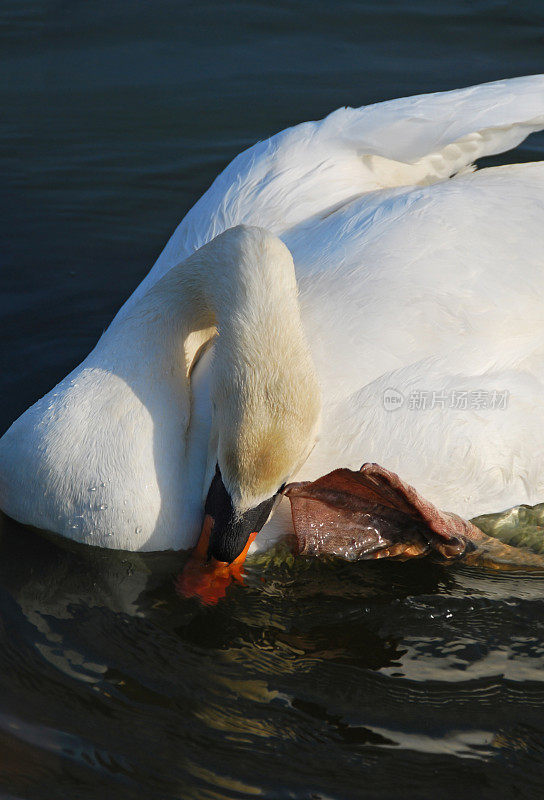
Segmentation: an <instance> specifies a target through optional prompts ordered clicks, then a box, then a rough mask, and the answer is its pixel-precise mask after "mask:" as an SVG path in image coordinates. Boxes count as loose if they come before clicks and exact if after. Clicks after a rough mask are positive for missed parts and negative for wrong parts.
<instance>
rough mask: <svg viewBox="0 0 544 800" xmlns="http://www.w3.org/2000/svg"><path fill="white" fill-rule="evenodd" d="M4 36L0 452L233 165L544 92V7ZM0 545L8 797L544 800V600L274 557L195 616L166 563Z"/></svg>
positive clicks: (96, 5)
mask: <svg viewBox="0 0 544 800" xmlns="http://www.w3.org/2000/svg"><path fill="white" fill-rule="evenodd" d="M0 35H1V36H2V47H1V49H0V64H1V66H2V68H3V70H2V72H3V74H4V81H3V83H2V86H1V88H0V94H1V103H2V109H3V113H2V119H1V121H0V145H1V150H0V159H1V171H2V176H3V180H2V183H1V189H0V192H1V197H2V201H3V202H2V211H3V213H2V219H1V222H0V224H1V225H2V226H3V230H2V234H3V236H2V242H3V246H2V249H1V259H2V261H1V270H0V326H1V342H2V345H1V350H0V398H1V400H2V402H1V403H0V431H3V430H4V429H5V428H7V426H8V425H9V424H10V422H11V421H12V420H13V419H14V418H15V417H16V416H17V415H18V414H19V413H21V412H22V411H23V410H24V409H25V408H26V407H27V406H28V405H29V404H30V403H31V402H33V401H34V400H36V399H37V398H38V397H40V396H41V395H42V394H44V393H45V392H46V391H47V390H48V389H49V388H51V386H52V385H53V384H54V383H55V382H56V381H57V380H59V379H60V378H61V377H63V376H64V375H65V374H66V373H67V372H68V371H69V370H71V369H72V367H73V366H74V365H75V364H77V363H78V362H79V361H80V360H81V359H82V358H83V356H84V355H85V354H86V353H87V352H88V350H89V349H90V348H91V347H92V345H93V344H94V342H95V341H96V339H97V337H98V336H99V334H100V333H101V331H102V330H103V329H104V327H105V326H106V325H107V324H108V322H109V321H110V319H111V317H112V315H113V314H114V313H115V310H116V309H117V308H118V307H119V306H120V304H121V303H122V301H123V300H124V299H125V298H126V297H127V295H128V294H129V293H130V292H131V290H132V289H133V288H134V286H135V285H136V284H137V282H138V281H139V280H140V279H141V278H142V277H143V276H144V275H145V274H146V272H147V271H148V269H149V268H150V266H151V264H152V263H153V260H154V259H155V257H156V256H157V255H158V254H159V252H160V251H161V249H162V247H163V246H164V244H165V242H166V240H167V238H168V236H169V235H170V233H171V232H172V230H173V229H174V227H175V226H176V224H177V223H178V221H179V220H180V219H181V217H182V216H183V214H184V213H185V212H186V211H187V210H188V208H189V207H190V206H191V205H192V203H193V202H194V201H195V200H196V199H197V198H198V197H199V196H200V195H201V194H202V192H203V191H204V190H205V189H206V187H207V186H208V185H209V183H210V182H211V180H212V179H213V178H214V176H215V175H216V174H217V173H218V172H219V171H220V170H221V169H222V168H223V166H224V165H225V164H226V163H227V162H228V161H229V160H230V159H231V158H232V157H234V156H235V155H236V154H237V153H238V152H239V151H240V150H242V149H243V148H245V147H247V146H249V145H250V144H252V143H253V142H255V141H256V140H258V139H260V138H263V137H265V136H268V135H270V134H272V133H274V132H276V131H277V130H280V129H282V128H284V127H286V126H287V125H291V124H293V123H296V122H299V121H302V120H306V119H315V118H319V117H321V116H323V115H324V114H326V113H327V112H329V111H330V110H332V109H333V108H336V107H338V106H340V105H361V104H365V103H369V102H375V101H378V100H383V99H388V98H391V97H398V96H402V95H407V94H413V93H419V92H424V91H434V90H441V89H450V88H457V87H460V86H464V85H469V84H473V83H479V82H481V81H486V80H493V79H497V78H502V77H512V76H516V75H522V74H529V73H535V72H539V71H542V70H543V68H544V6H543V5H542V3H540V2H538V0H533V1H532V2H528V1H525V2H518V3H516V4H515V5H513V4H512V3H510V2H502V1H501V0H474V2H453V3H436V2H430V0H412V2H409V3H408V2H397V1H395V0H392V1H391V2H386V3H383V2H382V3H377V2H376V3H373V2H364V1H363V2H347V1H346V0H342V1H341V2H335V3H331V2H325V0H317V1H314V2H305V1H302V0H301V1H300V2H287V1H285V0H284V1H283V2H276V3H275V4H274V6H272V5H271V4H268V3H264V2H257V0H247V2H230V3H218V2H217V3H215V2H200V3H193V2H179V0H154V2H153V3H143V2H139V3H136V2H128V0H118V2H115V3H112V2H103V1H102V0H94V2H92V3H88V2H83V1H82V0H71V2H69V3H67V2H49V1H48V0H4V3H3V4H2V7H1V9H0ZM543 157H544V138H543V137H542V136H533V137H531V139H529V140H528V141H527V142H526V143H525V144H524V145H522V147H521V148H520V149H519V150H518V152H517V153H516V154H515V159H516V160H523V161H527V160H534V159H541V158H543ZM508 158H509V156H507V157H506V158H503V159H502V160H503V161H504V160H508ZM495 161H497V159H496V160H495ZM363 458H364V454H362V459H363ZM0 531H1V537H0V551H1V552H0V639H1V641H0V795H1V796H2V797H6V798H25V799H26V798H28V799H29V800H34V798H40V800H41V798H43V799H44V800H50V799H51V798H54V799H55V800H57V798H59V799H60V798H62V799H63V800H64V798H69V799H70V800H76V798H93V799H94V798H115V800H124V799H125V798H144V797H145V798H183V800H185V798H198V799H199V800H200V799H201V798H202V799H203V800H204V799H205V800H208V799H209V800H211V799H212V798H254V797H264V798H270V800H276V798H297V800H298V799H300V800H302V799H303V798H304V800H306V798H307V799H308V800H310V798H335V800H344V798H362V797H364V798H397V797H399V796H400V797H404V798H414V800H416V798H417V800H420V799H421V798H425V799H426V798H430V797H435V796H437V795H438V796H440V797H441V798H444V799H445V798H450V797H451V798H473V797H474V798H487V797H489V798H500V797H505V798H510V797H513V796H515V797H517V798H533V797H534V798H537V797H540V796H541V795H542V785H543V771H544V716H543V713H542V707H543V705H542V704H543V701H544V679H543V677H542V676H543V675H544V631H543V626H544V578H543V577H542V576H539V575H537V574H533V575H525V576H524V575H521V574H517V573H513V574H510V575H508V574H504V573H502V574H501V573H497V574H493V573H490V572H487V573H486V572H479V571H477V570H473V569H472V570H471V569H468V568H462V567H458V568H456V569H445V568H442V567H438V566H434V565H432V564H430V563H427V562H418V563H414V564H406V565H400V564H381V563H378V564H355V565H354V564H344V563H337V562H323V563H319V562H315V561H305V560H299V561H297V562H296V563H291V562H290V560H289V559H287V560H286V559H284V558H281V557H278V558H277V559H275V560H274V559H268V560H267V561H261V562H255V563H253V564H251V565H250V566H249V568H248V577H247V583H246V586H244V587H234V589H233V590H232V591H231V592H230V594H229V595H228V597H227V599H226V600H225V601H224V602H222V603H220V604H219V605H218V606H217V607H215V608H203V607H201V606H199V605H198V604H197V603H196V602H195V601H186V600H181V599H180V598H179V597H177V596H176V594H175V590H174V577H175V575H176V574H177V573H178V572H179V569H180V567H181V559H180V558H179V557H177V556H172V555H165V554H162V555H161V554H157V555H147V556H145V557H141V556H131V557H128V556H127V555H126V554H115V553H104V552H101V551H97V550H95V549H93V548H81V547H79V548H78V547H75V548H74V547H65V546H62V545H59V544H58V543H57V542H54V541H53V542H52V541H49V540H47V539H44V538H43V537H42V536H40V535H39V534H37V533H35V532H31V531H26V530H24V529H23V528H21V527H20V526H17V525H15V524H14V523H11V522H9V521H8V520H6V519H5V518H3V519H1V520H0Z"/></svg>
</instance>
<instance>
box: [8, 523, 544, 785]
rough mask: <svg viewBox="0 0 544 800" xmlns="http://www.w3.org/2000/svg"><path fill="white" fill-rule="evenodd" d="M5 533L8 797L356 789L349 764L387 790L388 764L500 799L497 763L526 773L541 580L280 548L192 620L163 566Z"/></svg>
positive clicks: (543, 684)
mask: <svg viewBox="0 0 544 800" xmlns="http://www.w3.org/2000/svg"><path fill="white" fill-rule="evenodd" d="M2 526H3V527H2V537H1V540H0V585H1V587H2V589H1V596H0V607H1V627H0V631H1V632H0V636H1V642H0V675H1V679H0V680H1V684H0V686H1V688H0V692H1V697H2V712H1V714H0V737H1V740H2V751H3V753H4V756H3V757H1V756H0V780H2V776H3V780H4V783H3V785H4V786H6V787H8V786H9V787H10V788H11V790H12V791H14V792H15V794H16V795H17V796H31V797H35V796H44V797H47V796H51V795H48V794H47V792H45V791H44V792H43V795H42V794H40V792H39V791H38V792H36V791H35V788H36V787H37V786H38V785H40V783H42V782H43V781H45V784H43V785H44V786H45V785H49V786H52V785H55V783H56V782H57V781H58V782H62V783H63V785H65V786H67V787H72V788H73V787H78V792H79V794H78V795H77V796H78V797H98V796H101V795H100V794H99V791H104V792H109V794H106V795H105V796H112V797H113V796H115V797H116V798H117V797H121V798H124V797H133V796H134V797H136V796H138V792H139V790H140V789H139V787H142V786H145V787H146V791H148V792H152V793H153V792H154V793H155V794H156V796H160V797H162V796H165V797H166V796H167V797H183V798H185V797H214V798H215V797H217V798H224V797H227V798H238V797H253V796H256V795H263V794H264V796H267V797H294V796H295V797H299V796H300V797H335V796H339V795H338V794H336V792H337V790H338V787H339V786H341V787H342V794H341V795H340V796H342V797H354V798H356V797H361V794H360V791H361V779H362V778H361V775H362V774H365V775H367V776H368V780H372V782H373V786H374V787H375V790H376V792H377V793H378V791H380V790H383V791H385V792H387V791H388V787H389V788H391V786H392V777H391V772H390V771H391V770H394V773H395V776H396V778H395V780H402V781H410V784H411V786H412V787H413V790H414V795H413V796H414V797H416V796H417V797H425V796H429V795H428V794H427V793H430V792H432V791H433V787H434V786H436V782H437V780H446V779H447V777H448V776H452V775H454V774H455V775H456V785H457V789H458V791H459V792H461V794H460V795H459V796H465V797H470V796H474V794H471V792H473V791H474V787H475V786H476V787H479V790H480V789H482V788H484V787H494V788H495V789H496V790H497V791H503V790H504V787H505V786H510V787H512V786H513V785H514V784H513V783H512V781H511V774H510V770H511V768H512V766H515V767H516V768H520V769H524V770H526V774H527V775H528V776H529V777H528V780H529V779H530V776H531V774H534V775H535V780H536V775H537V773H538V772H539V770H538V769H536V768H535V758H536V759H537V762H538V763H541V758H542V737H541V734H540V733H539V731H541V707H542V702H543V700H544V678H543V676H544V639H543V635H542V634H543V631H542V627H543V625H544V622H543V620H544V575H535V574H533V575H529V576H526V577H523V578H521V579H520V578H518V577H516V576H512V575H509V574H508V573H503V574H499V575H490V574H488V573H479V572H478V571H476V570H471V569H468V568H466V569H463V568H456V569H451V568H442V567H439V566H437V565H433V564H432V563H431V562H428V561H422V562H414V563H407V564H387V563H372V564H368V563H367V564H364V563H359V564H352V563H347V562H340V561H333V560H331V561H318V560H315V559H302V558H301V559H296V560H295V561H294V562H293V560H292V559H288V558H285V557H283V556H282V553H281V551H278V552H277V553H276V554H273V555H270V556H268V557H261V558H260V559H258V560H254V561H253V562H252V563H250V564H249V566H248V570H247V571H248V575H247V580H246V584H245V585H244V586H234V587H233V588H232V590H231V591H230V592H229V594H228V596H227V598H226V600H224V601H223V602H221V603H219V604H218V605H217V606H216V607H214V608H205V607H202V606H200V605H199V604H198V603H197V602H196V601H194V600H182V599H180V598H179V597H178V596H177V595H176V593H175V589H174V579H175V576H176V575H177V574H178V573H179V570H180V569H181V567H182V565H183V557H181V556H178V555H174V554H145V555H134V554H126V553H114V552H111V551H102V550H98V549H95V548H89V547H84V546H79V545H69V546H67V545H65V544H64V543H62V542H59V541H58V540H55V541H50V540H48V539H46V538H44V537H42V536H41V535H40V534H39V533H37V532H32V531H28V530H26V529H24V528H22V527H21V526H19V525H16V524H15V523H12V522H11V521H9V520H7V519H6V518H3V519H2ZM460 759H461V760H462V762H461V761H459V760H460ZM461 763H462V765H463V766H462V767H460V764H461ZM463 792H464V794H463ZM418 793H419V794H418ZM59 796H68V795H59ZM69 796H73V795H69ZM102 796H104V795H102ZM153 796H155V795H153ZM376 796H378V794H377V795H376Z"/></svg>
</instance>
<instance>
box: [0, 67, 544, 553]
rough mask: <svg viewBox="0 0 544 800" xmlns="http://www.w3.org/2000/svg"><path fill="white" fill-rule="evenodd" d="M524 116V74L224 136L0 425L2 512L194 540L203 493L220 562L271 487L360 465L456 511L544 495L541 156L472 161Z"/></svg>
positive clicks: (79, 530)
mask: <svg viewBox="0 0 544 800" xmlns="http://www.w3.org/2000/svg"><path fill="white" fill-rule="evenodd" d="M542 128H544V76H533V77H527V78H517V79H513V80H506V81H499V82H496V83H491V84H486V85H482V86H476V87H472V88H468V89H463V90H459V91H453V92H444V93H439V94H431V95H422V96H419V97H411V98H405V99H400V100H394V101H389V102H385V103H379V104H377V105H374V106H368V107H364V108H361V109H351V108H344V109H339V110H338V111H335V112H334V113H332V114H330V115H329V116H328V117H327V118H326V119H324V120H322V121H321V122H307V123H304V124H301V125H297V126H296V127H294V128H291V129H288V130H286V131H283V132H282V133H279V134H277V135H276V136H273V137H272V138H271V139H269V140H268V141H266V142H261V143H259V144H257V145H255V146H254V147H252V148H250V149H249V150H247V151H246V152H244V153H242V154H241V155H239V156H238V157H237V158H236V159H234V161H233V162H232V163H231V164H230V165H229V166H228V167H227V168H226V169H225V170H224V172H223V173H222V174H221V175H220V176H219V177H218V178H217V179H216V180H215V182H214V183H213V185H212V186H211V188H210V189H209V190H208V191H207V192H206V193H205V194H204V196H203V197H202V198H201V199H200V200H199V201H198V202H197V203H196V205H195V206H194V207H193V208H192V209H191V210H190V211H189V213H188V214H187V216H186V217H185V218H184V220H183V221H182V222H181V224H180V225H179V227H178V228H177V230H176V231H175V233H174V234H173V236H172V238H171V239H170V241H169V242H168V244H167V246H166V248H165V249H164V251H163V253H162V254H161V256H160V257H159V259H158V261H157V263H156V264H155V266H154V267H153V269H152V270H151V272H150V273H149V274H148V276H147V277H146V278H145V280H144V281H142V283H141V284H140V286H139V287H138V288H137V289H136V291H135V292H134V293H133V294H132V296H131V297H130V298H129V299H128V301H127V302H126V303H125V305H124V306H123V307H122V308H121V310H120V311H119V313H118V314H117V316H116V317H115V319H114V320H113V322H112V323H111V325H110V327H109V328H108V329H107V331H106V332H105V333H104V334H103V335H102V337H101V338H100V340H99V342H98V344H97V345H96V347H95V348H94V350H93V351H92V352H91V353H90V355H89V356H88V357H87V358H86V359H85V360H84V361H83V363H82V364H81V365H80V366H78V367H77V368H76V369H75V370H74V371H73V372H72V373H71V374H70V375H68V376H67V377H66V378H65V379H64V380H63V381H61V382H60V383H59V384H58V385H57V386H56V387H55V388H54V389H53V390H52V391H51V392H49V394H47V395H46V396H45V397H43V398H42V399H41V400H39V401H38V402H37V403H36V404H35V405H33V406H32V407H31V408H30V409H29V410H28V411H26V412H25V413H24V414H23V415H22V416H21V417H20V418H19V419H18V420H17V421H16V422H14V423H13V425H12V426H11V428H10V429H9V430H8V431H7V432H6V433H5V435H4V436H3V437H2V439H1V440H0V508H2V509H3V510H4V512H5V513H6V514H8V515H9V516H11V517H13V518H15V519H16V520H18V521H20V522H22V523H26V524H30V525H33V526H36V527H39V528H44V529H48V530H51V531H53V532H56V533H58V534H61V535H63V536H66V537H69V538H71V539H74V540H77V541H79V542H85V543H88V544H94V545H100V546H104V547H112V548H121V549H128V550H161V549H169V548H173V549H181V548H188V547H192V546H193V545H194V544H195V543H196V541H197V539H198V535H199V531H200V530H201V526H202V517H203V506H204V504H205V505H206V512H207V515H206V522H205V526H204V527H206V526H207V527H208V530H207V533H208V534H209V535H211V550H212V552H213V554H214V555H215V556H216V557H218V558H220V559H222V560H225V561H232V560H233V559H234V558H235V557H236V556H238V554H239V553H240V552H243V553H245V551H246V550H247V546H248V545H249V542H250V539H251V536H250V534H251V533H252V532H255V531H258V530H259V528H261V527H262V526H263V524H264V523H265V522H266V520H267V518H268V517H269V514H270V512H271V510H272V507H273V505H274V503H275V500H276V499H279V495H278V492H279V491H280V489H281V488H282V486H283V484H285V483H286V482H288V481H292V480H297V481H304V480H314V479H316V478H318V477H319V476H320V475H323V474H324V473H326V472H329V471H330V470H332V469H335V468H337V467H348V468H351V469H357V468H358V467H359V465H360V464H361V462H362V461H366V460H369V461H370V460H375V461H379V462H380V463H381V464H384V465H385V467H387V469H390V470H396V471H398V472H400V473H401V474H402V475H403V477H404V478H406V479H407V480H408V481H410V483H412V484H414V485H415V486H417V488H418V490H420V491H421V492H422V493H423V494H424V495H426V496H428V497H429V498H431V499H432V500H433V501H434V502H435V503H436V504H437V505H439V506H441V507H445V508H447V509H449V510H451V511H454V512H456V513H458V514H460V515H463V516H473V515H474V514H476V513H480V514H481V513H485V512H490V511H497V510H501V509H503V508H505V507H509V506H512V505H514V504H517V503H524V502H528V503H534V502H536V501H539V500H543V499H544V470H543V469H542V451H543V449H544V411H543V408H544V407H543V404H542V398H543V397H544V314H543V311H542V297H543V295H544V260H543V259H544V257H543V253H544V201H543V197H544V163H533V164H523V165H515V166H506V167H499V168H489V169H482V170H480V171H477V172H473V168H472V167H471V164H472V163H473V162H474V160H475V159H477V158H480V157H482V156H485V155H490V154H493V153H498V152H501V151H504V150H507V149H509V148H511V147H514V146H516V145H517V144H519V143H520V142H521V141H522V140H523V139H524V138H525V137H526V136H527V135H528V134H529V133H531V132H533V131H537V130H540V129H542ZM293 261H294V265H293ZM295 271H296V279H295ZM217 329H218V330H219V336H218V337H217V338H213V337H214V336H215V333H216V331H217ZM208 345H211V346H209V347H208ZM206 347H208V349H207V350H206ZM460 398H461V399H460ZM426 399H429V403H428V404H427V407H425V405H426V403H425V402H423V400H426ZM416 401H417V402H416ZM431 401H432V402H431ZM484 401H485V402H484ZM286 505H287V502H286V501H282V503H281V505H280V506H279V508H278V509H277V510H276V513H275V514H274V515H273V516H272V517H271V518H270V519H269V521H268V522H267V523H266V524H264V528H263V530H262V533H261V534H260V535H259V537H258V538H257V540H256V542H255V543H254V544H253V545H252V547H253V548H258V547H262V548H264V547H267V546H268V545H269V544H270V543H271V542H272V541H274V540H275V539H276V538H277V537H278V536H280V535H282V534H283V533H284V532H285V531H287V530H289V529H290V526H291V523H290V516H289V510H288V508H287V510H286V509H285V506H286Z"/></svg>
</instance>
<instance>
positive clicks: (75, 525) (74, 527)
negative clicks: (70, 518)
mask: <svg viewBox="0 0 544 800" xmlns="http://www.w3.org/2000/svg"><path fill="white" fill-rule="evenodd" d="M70 527H71V528H72V530H74V531H76V530H77V529H78V528H79V525H77V524H74V525H71V526H70Z"/></svg>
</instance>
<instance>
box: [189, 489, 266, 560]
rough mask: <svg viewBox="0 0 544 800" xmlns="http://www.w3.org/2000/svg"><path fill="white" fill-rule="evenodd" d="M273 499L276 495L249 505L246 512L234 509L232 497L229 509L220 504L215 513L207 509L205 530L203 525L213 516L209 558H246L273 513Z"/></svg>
mask: <svg viewBox="0 0 544 800" xmlns="http://www.w3.org/2000/svg"><path fill="white" fill-rule="evenodd" d="M274 502H275V498H274V497H271V498H269V499H268V500H265V501H264V502H262V503H260V504H259V505H258V506H256V507H255V508H250V509H249V511H246V512H245V514H241V515H240V516H237V515H235V513H234V511H233V510H232V503H230V497H229V503H230V509H225V508H224V507H221V508H219V509H217V513H216V514H213V513H212V514H210V513H209V512H208V513H207V514H206V517H205V518H204V526H203V532H204V528H205V527H206V526H207V525H209V523H207V520H208V518H211V520H212V526H211V531H210V537H209V544H208V558H215V559H216V560H217V561H223V562H226V563H227V564H233V563H236V562H238V561H239V559H240V556H242V555H243V557H244V558H245V556H246V555H247V551H248V549H249V545H250V544H251V542H252V541H253V539H254V538H255V537H256V536H257V534H258V532H259V531H260V530H261V528H262V527H263V525H264V524H265V522H266V521H267V519H268V517H269V516H270V512H271V511H272V508H273V506H274ZM206 510H207V511H208V509H206ZM225 511H227V512H229V511H230V513H225ZM201 536H202V534H201Z"/></svg>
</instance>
